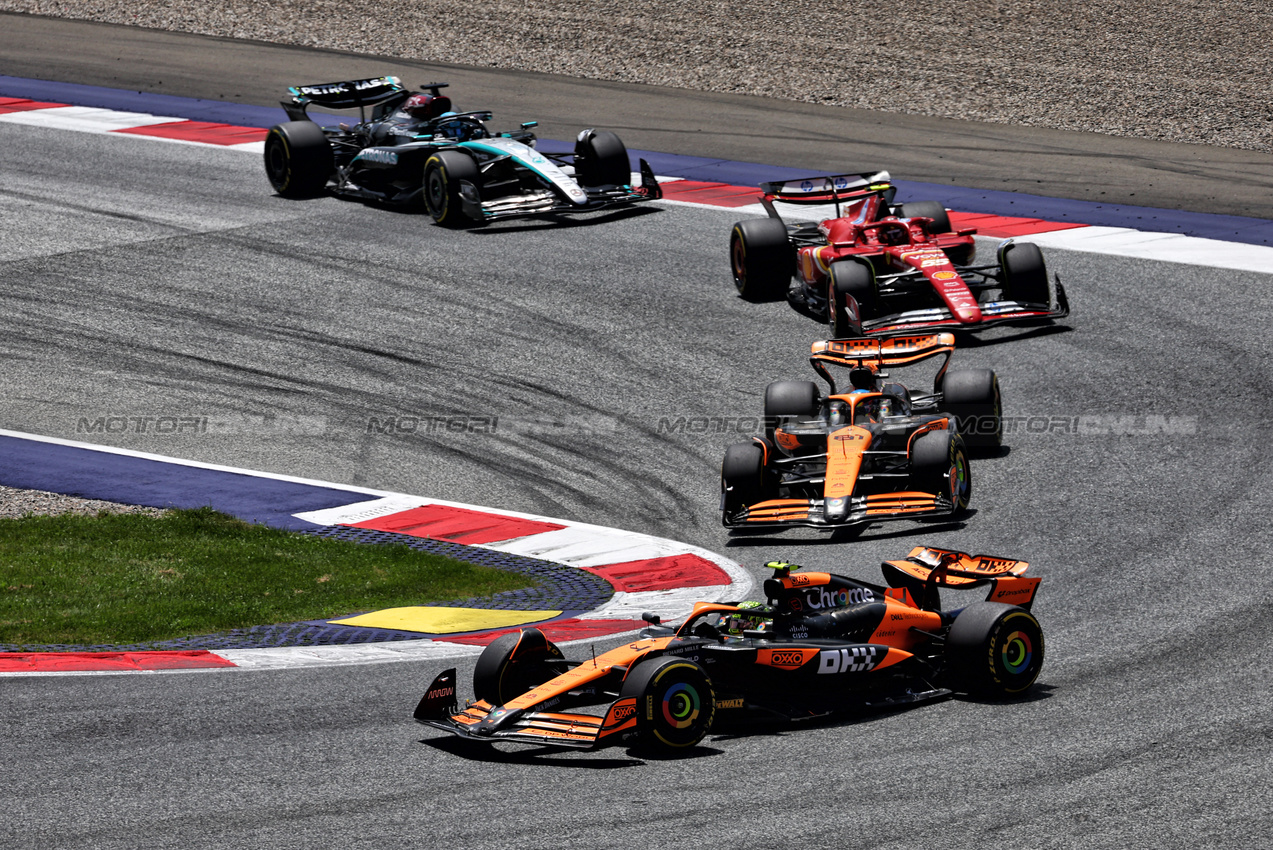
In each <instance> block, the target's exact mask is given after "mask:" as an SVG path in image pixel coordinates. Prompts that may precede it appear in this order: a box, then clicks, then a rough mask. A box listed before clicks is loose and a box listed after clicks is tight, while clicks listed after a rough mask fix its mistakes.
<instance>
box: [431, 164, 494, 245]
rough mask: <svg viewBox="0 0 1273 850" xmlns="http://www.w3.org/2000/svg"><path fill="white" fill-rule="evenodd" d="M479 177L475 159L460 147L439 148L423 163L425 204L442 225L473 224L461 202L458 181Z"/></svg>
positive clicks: (473, 180) (473, 181) (434, 218)
mask: <svg viewBox="0 0 1273 850" xmlns="http://www.w3.org/2000/svg"><path fill="white" fill-rule="evenodd" d="M480 179H481V175H480V172H479V171H478V168H477V163H476V162H474V161H473V159H472V157H470V156H468V155H467V154H463V153H460V152H459V151H438V152H437V153H435V154H433V155H432V156H430V157H429V159H428V160H427V161H426V162H425V163H424V206H425V209H427V210H428V211H429V215H431V216H432V217H433V220H434V221H436V222H437V223H438V224H440V225H442V226H443V227H464V226H466V225H470V224H473V223H474V222H473V219H471V218H469V217H468V215H466V214H465V212H464V209H463V207H462V206H461V205H460V181H461V180H468V181H470V182H471V183H473V184H474V185H477V184H478V182H479V181H480Z"/></svg>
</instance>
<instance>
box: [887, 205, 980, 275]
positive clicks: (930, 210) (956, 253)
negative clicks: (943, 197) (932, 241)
mask: <svg viewBox="0 0 1273 850" xmlns="http://www.w3.org/2000/svg"><path fill="white" fill-rule="evenodd" d="M897 214H898V215H899V216H900V217H901V218H918V217H921V216H922V217H923V218H931V219H932V222H931V223H930V224H929V225H927V226H926V227H925V228H924V231H925V232H926V233H929V234H931V235H933V236H937V235H939V234H942V233H952V232H953V231H954V229H955V228H954V227H952V226H951V223H950V213H949V212H947V211H946V208H945V207H944V206H942V204H941V203H940V202H939V201H911V202H910V203H909V204H902V205H901V206H900V207H898V210H897ZM976 255H977V246H976V245H955V246H953V247H950V248H947V249H946V256H947V257H949V258H950V261H951V262H952V263H954V264H955V265H957V266H967V265H971V264H972V261H973V259H974V258H975V257H976Z"/></svg>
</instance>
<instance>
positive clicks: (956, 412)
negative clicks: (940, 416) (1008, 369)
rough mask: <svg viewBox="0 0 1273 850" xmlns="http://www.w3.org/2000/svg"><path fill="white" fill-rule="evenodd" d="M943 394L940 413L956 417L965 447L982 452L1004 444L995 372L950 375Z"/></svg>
mask: <svg viewBox="0 0 1273 850" xmlns="http://www.w3.org/2000/svg"><path fill="white" fill-rule="evenodd" d="M941 393H942V403H941V409H942V410H943V411H945V412H947V413H949V414H951V415H953V416H954V417H955V421H956V423H957V426H958V428H959V434H960V436H961V437H963V438H964V443H966V444H967V445H968V446H969V447H971V448H982V449H984V448H991V449H992V448H997V447H998V446H1000V445H1001V444H1002V443H1003V399H1002V396H1001V394H1000V391H999V376H998V375H996V374H995V373H994V371H993V370H992V369H960V370H958V371H953V372H947V373H946V377H945V378H944V379H943V380H942V385H941Z"/></svg>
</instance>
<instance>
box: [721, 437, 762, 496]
mask: <svg viewBox="0 0 1273 850" xmlns="http://www.w3.org/2000/svg"><path fill="white" fill-rule="evenodd" d="M720 486H721V492H722V493H724V494H725V513H726V514H733V513H736V512H738V511H739V510H741V509H742V508H745V507H747V506H748V505H754V504H756V503H757V502H760V501H764V491H765V450H764V449H763V448H762V447H761V446H760V444H759V443H756V442H754V441H753V442H750V443H734V444H733V445H731V446H730V447H729V448H727V449H725V459H724V460H723V461H721V465H720Z"/></svg>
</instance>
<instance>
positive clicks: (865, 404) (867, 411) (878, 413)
mask: <svg viewBox="0 0 1273 850" xmlns="http://www.w3.org/2000/svg"><path fill="white" fill-rule="evenodd" d="M865 392H866V390H854V391H853V392H852V393H851V395H857V394H858V393H865ZM883 408H884V404H883V399H881V398H868V399H864V400H862V401H860V402H858V403H857V404H856V405H855V406H854V408H853V422H854V424H856V425H863V424H865V423H867V422H879V421H880V418H881V417H883V416H887V415H888V413H886V412H885V411H884V410H883Z"/></svg>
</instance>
